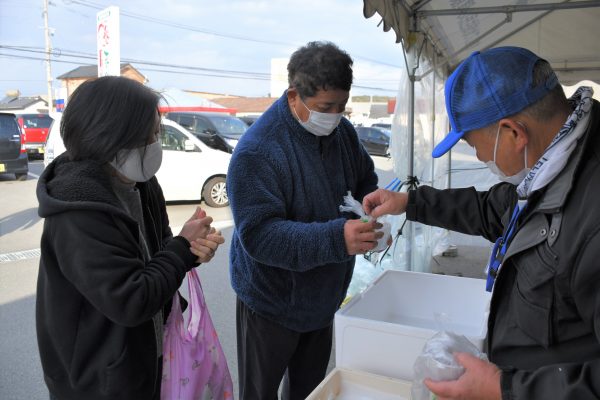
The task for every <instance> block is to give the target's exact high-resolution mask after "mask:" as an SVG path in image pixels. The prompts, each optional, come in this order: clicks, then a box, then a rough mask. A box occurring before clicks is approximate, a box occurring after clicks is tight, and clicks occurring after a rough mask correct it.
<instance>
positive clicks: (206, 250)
mask: <svg viewBox="0 0 600 400" xmlns="http://www.w3.org/2000/svg"><path fill="white" fill-rule="evenodd" d="M223 243H225V238H223V236H222V235H221V232H220V231H217V230H216V229H215V228H211V229H210V232H209V233H208V235H206V238H205V239H196V240H194V241H193V242H190V244H191V245H192V247H190V250H191V252H192V253H194V255H196V256H198V260H196V262H199V263H207V262H209V261H210V260H212V258H213V257H214V255H215V252H216V251H217V248H218V247H219V246H220V245H222V244H223Z"/></svg>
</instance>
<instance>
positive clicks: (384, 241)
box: [340, 191, 392, 252]
mask: <svg viewBox="0 0 600 400" xmlns="http://www.w3.org/2000/svg"><path fill="white" fill-rule="evenodd" d="M340 211H341V212H353V213H354V214H356V215H358V216H359V217H360V219H361V221H364V222H371V221H372V220H373V219H374V218H372V217H371V216H370V215H367V214H366V213H365V210H363V208H362V204H360V203H359V202H358V201H357V200H356V199H355V198H354V197H352V193H351V192H350V191H348V194H347V195H346V196H344V204H342V205H340ZM375 220H376V219H375ZM380 223H381V224H382V225H383V226H382V227H381V229H379V230H378V231H379V232H383V237H381V239H379V240H378V241H377V247H375V248H374V249H373V251H375V252H377V251H383V250H385V249H386V248H387V246H388V240H389V239H390V237H391V235H392V225H391V224H390V223H389V222H385V221H382V222H380Z"/></svg>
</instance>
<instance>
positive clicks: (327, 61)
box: [287, 42, 353, 98]
mask: <svg viewBox="0 0 600 400" xmlns="http://www.w3.org/2000/svg"><path fill="white" fill-rule="evenodd" d="M352 64H353V61H352V58H351V57H350V56H349V55H348V53H346V52H345V51H343V50H340V48H339V47H337V46H336V45H335V44H333V43H331V42H310V43H308V44H307V45H306V46H303V47H301V48H299V49H298V50H296V51H295V52H294V54H292V57H291V58H290V62H289V64H288V66H287V69H288V83H289V85H290V87H293V88H295V89H296V90H297V91H298V94H299V95H300V97H301V98H306V97H312V96H314V95H316V94H317V91H319V90H329V89H341V90H347V91H350V87H351V86H352Z"/></svg>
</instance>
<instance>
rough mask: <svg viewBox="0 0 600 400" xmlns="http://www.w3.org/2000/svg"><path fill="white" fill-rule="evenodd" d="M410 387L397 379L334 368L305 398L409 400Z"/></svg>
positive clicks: (323, 399) (318, 399)
mask: <svg viewBox="0 0 600 400" xmlns="http://www.w3.org/2000/svg"><path fill="white" fill-rule="evenodd" d="M410 388H411V383H410V382H406V381H401V380H399V379H394V378H389V377H385V376H380V375H375V374H371V373H368V372H363V371H352V370H347V369H342V368H334V369H333V371H331V372H330V373H329V375H327V377H326V378H325V379H324V380H323V382H321V384H319V386H317V387H316V388H315V390H313V391H312V393H311V394H310V395H309V396H308V397H307V398H306V400H332V399H336V400H364V399H377V400H409V399H410Z"/></svg>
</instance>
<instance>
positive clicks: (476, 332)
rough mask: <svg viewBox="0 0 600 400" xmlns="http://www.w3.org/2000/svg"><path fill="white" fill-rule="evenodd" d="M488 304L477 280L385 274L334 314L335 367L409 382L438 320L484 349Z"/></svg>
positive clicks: (433, 275)
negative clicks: (416, 362)
mask: <svg viewBox="0 0 600 400" xmlns="http://www.w3.org/2000/svg"><path fill="white" fill-rule="evenodd" d="M489 301H490V294H489V293H488V292H486V291H485V281H484V280H481V279H473V278H462V277H456V276H447V275H437V274H427V273H419V272H408V271H392V270H387V271H384V272H383V273H382V274H381V275H380V276H379V277H377V278H376V279H375V280H374V281H373V282H372V283H371V284H369V286H368V287H367V288H366V289H365V290H364V291H363V292H362V293H361V294H359V295H356V296H355V297H354V298H353V299H352V300H350V302H348V304H347V305H346V306H345V307H343V308H342V309H340V310H339V311H338V312H337V313H336V314H335V362H336V366H337V367H340V368H347V369H352V370H363V371H367V372H371V373H374V374H379V375H385V376H389V377H393V378H398V379H404V380H409V381H412V380H413V365H414V362H415V360H416V358H417V357H418V356H419V354H421V351H422V349H423V346H424V345H425V342H426V341H427V339H429V338H430V337H431V336H433V335H434V334H435V333H436V332H438V331H439V325H438V322H436V321H437V320H441V321H442V322H443V329H444V330H449V331H453V332H456V333H458V334H462V335H465V336H466V337H467V338H468V339H469V340H470V341H471V342H473V343H474V344H475V345H476V346H477V347H478V348H479V349H480V350H482V348H483V341H484V339H485V336H486V332H487V317H488V314H489ZM436 315H438V316H441V318H438V317H436Z"/></svg>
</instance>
